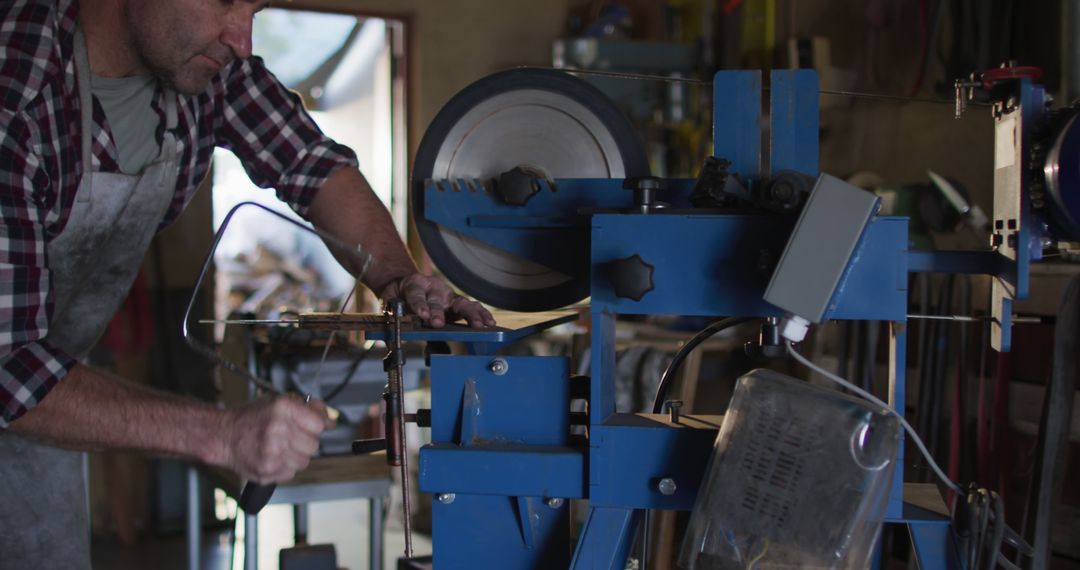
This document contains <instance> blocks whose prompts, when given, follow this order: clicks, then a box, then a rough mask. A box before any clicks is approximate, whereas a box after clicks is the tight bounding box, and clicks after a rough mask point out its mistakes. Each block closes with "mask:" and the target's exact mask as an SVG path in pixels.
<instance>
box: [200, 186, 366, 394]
mask: <svg viewBox="0 0 1080 570" xmlns="http://www.w3.org/2000/svg"><path fill="white" fill-rule="evenodd" d="M246 206H254V207H256V208H259V209H261V210H263V211H265V212H268V213H270V214H272V215H274V216H277V217H279V218H281V219H282V220H285V221H286V222H288V223H290V224H292V225H294V226H296V227H298V228H300V229H302V230H304V231H306V232H310V233H313V234H315V235H316V236H318V237H319V238H320V239H322V240H323V241H324V242H325V243H326V245H327V246H328V247H332V248H337V249H339V250H340V251H341V252H342V253H344V254H346V255H348V256H350V257H352V258H353V259H354V260H356V261H359V262H360V263H359V266H360V273H359V275H357V276H356V279H357V281H359V280H360V279H362V278H363V276H364V274H365V273H366V272H367V270H368V268H369V267H371V264H372V263H373V262H374V259H375V258H374V257H373V256H372V255H371V254H370V253H368V252H367V251H365V250H364V249H363V247H361V246H360V245H356V246H355V247H353V246H349V245H347V244H346V243H345V242H343V241H341V240H339V239H337V238H336V237H334V236H332V235H330V234H328V233H326V232H324V231H322V230H320V229H318V228H313V227H309V226H306V225H304V224H302V223H300V222H298V221H296V220H294V219H292V218H290V217H288V216H286V215H284V214H282V213H281V212H275V211H274V210H271V209H270V208H267V207H266V206H263V205H262V204H258V203H255V202H240V203H239V204H237V205H235V206H233V208H232V209H231V210H229V213H228V214H225V219H223V220H222V221H221V227H220V228H218V231H217V233H216V234H214V241H213V242H212V243H211V244H210V253H208V254H207V255H206V259H205V260H203V264H202V268H201V269H200V270H199V278H198V279H196V280H195V286H194V287H193V289H192V293H191V298H189V299H188V303H187V307H186V308H185V309H184V318H183V320H182V321H181V323H180V332H181V336H183V338H184V342H186V343H187V345H188V346H190V347H191V349H192V350H194V351H195V352H198V353H199V354H201V355H203V356H205V357H206V358H208V359H209V360H210V361H211V362H214V363H216V364H217V365H219V366H221V367H222V368H225V369H226V370H228V371H229V372H232V373H233V374H236V375H238V376H241V377H242V378H245V379H247V381H248V382H251V383H252V384H254V385H255V386H258V387H259V388H262V389H263V390H267V391H270V392H273V393H278V392H279V390H278V389H277V388H275V387H274V385H273V384H271V383H270V382H267V381H266V380H263V379H262V378H259V377H257V376H255V375H253V374H251V373H250V372H249V371H247V370H245V369H244V368H241V367H240V366H238V365H236V364H234V363H232V362H231V361H229V360H226V359H225V358H222V357H221V355H220V354H218V353H217V352H216V351H214V350H213V349H212V348H210V347H208V346H206V345H204V344H203V343H201V342H199V340H198V339H196V338H195V337H193V336H191V331H190V330H189V329H188V321H189V320H190V319H191V311H192V309H193V308H194V307H195V299H196V298H198V296H199V293H200V292H201V291H202V284H203V280H205V279H206V274H207V272H209V270H210V265H211V264H212V263H213V262H214V253H216V252H217V248H218V245H220V244H221V238H222V237H224V235H225V230H226V229H227V228H228V227H229V222H231V221H232V218H233V215H235V214H236V212H237V210H239V209H240V208H243V207H246Z"/></svg>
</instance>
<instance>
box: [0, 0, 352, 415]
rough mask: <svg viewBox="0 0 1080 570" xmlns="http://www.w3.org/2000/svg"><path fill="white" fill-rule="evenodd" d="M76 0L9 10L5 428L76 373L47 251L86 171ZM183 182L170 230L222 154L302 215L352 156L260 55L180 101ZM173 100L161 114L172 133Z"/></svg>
mask: <svg viewBox="0 0 1080 570" xmlns="http://www.w3.org/2000/svg"><path fill="white" fill-rule="evenodd" d="M77 21H78V6H77V5H76V2H75V0H13V1H12V0H9V1H6V2H4V3H3V4H2V5H0V50H2V51H0V220H2V221H0V224H2V226H0V430H2V429H4V428H6V427H7V425H8V424H9V423H10V422H12V421H14V420H15V419H16V418H18V417H19V416H21V415H22V414H24V413H25V412H26V411H27V410H29V409H31V408H33V407H34V406H35V405H37V403H39V402H40V401H41V400H42V398H44V397H45V395H46V394H47V393H48V391H49V390H50V389H51V388H52V387H53V386H55V385H56V384H57V383H58V382H59V381H60V380H61V379H62V378H63V377H64V375H65V374H66V373H67V372H68V371H69V370H70V369H71V368H72V367H73V366H74V365H75V359H74V358H73V357H72V355H69V354H67V353H65V352H64V351H63V350H61V349H60V348H59V347H57V346H55V345H53V344H51V343H50V342H49V340H48V339H47V338H46V335H47V334H48V332H49V321H50V315H51V314H52V311H53V298H52V289H53V286H52V282H51V280H50V278H51V276H50V271H49V264H48V260H47V259H46V255H45V248H46V245H47V244H48V243H49V242H50V241H51V240H52V239H53V238H55V237H56V236H57V235H59V234H60V232H62V231H63V229H64V225H65V224H66V223H67V219H68V217H69V215H70V212H71V207H72V203H73V201H74V199H75V191H76V189H77V188H78V185H79V181H80V179H81V178H82V174H83V171H84V169H85V168H86V165H84V164H81V160H82V157H81V147H80V136H81V135H80V130H81V128H80V121H79V117H80V111H79V97H78V90H77V82H76V79H75V64H74V39H75V38H74V34H75V27H76V23H77ZM94 102H95V104H94V113H93V118H94V121H93V122H94V125H93V133H92V136H93V157H94V158H93V163H94V164H93V166H92V169H93V170H95V171H105V172H120V167H119V162H118V160H117V154H116V146H115V144H114V143H113V140H112V135H111V133H110V132H109V129H108V125H107V123H106V120H105V113H104V111H103V110H102V107H101V105H100V104H99V103H97V100H96V99H95V100H94ZM177 102H178V115H179V126H178V128H177V129H176V135H177V139H178V145H179V147H180V148H179V151H180V152H179V156H180V174H179V178H178V180H177V185H176V193H175V196H174V197H173V200H172V204H171V206H170V207H169V211H168V213H167V214H166V216H165V219H164V220H162V223H161V226H162V227H164V226H165V225H167V224H168V223H169V222H171V221H172V220H174V219H175V218H176V216H178V215H179V214H180V212H181V211H182V210H183V209H184V206H185V205H186V204H187V202H188V201H189V200H190V199H191V197H192V195H193V193H194V192H195V189H196V188H197V187H198V185H199V183H200V182H201V181H202V179H203V178H204V177H205V176H206V174H207V172H208V171H209V168H210V159H211V155H212V153H213V150H214V147H215V146H220V147H223V148H227V149H229V150H231V151H232V152H234V153H235V154H236V155H237V156H238V157H239V158H240V160H241V162H242V163H243V164H244V165H245V168H246V169H247V173H248V175H249V176H250V177H251V179H252V180H253V181H254V182H255V183H256V184H258V185H259V186H262V187H264V188H270V187H273V188H276V189H277V194H278V197H279V198H281V199H282V200H284V201H285V202H286V203H288V204H289V205H290V206H291V207H292V208H293V209H294V210H296V211H297V212H298V213H299V214H301V215H304V213H305V212H306V210H307V207H308V205H309V204H310V203H311V200H312V198H313V197H314V196H315V193H316V191H317V190H318V188H319V187H320V186H321V185H322V183H323V182H324V181H325V180H326V178H327V177H328V176H329V175H330V174H331V173H333V172H334V171H335V170H337V169H338V168H340V167H344V166H350V167H355V166H356V157H355V155H354V154H353V153H352V151H350V150H349V149H348V148H346V147H344V146H341V145H338V144H337V143H335V142H333V141H332V140H330V139H328V138H327V137H325V136H324V135H323V134H322V133H321V132H320V131H319V129H318V127H316V126H315V124H314V122H312V120H311V118H310V117H309V116H308V115H307V113H306V112H304V110H303V107H302V105H301V102H300V100H299V98H298V97H297V96H296V95H294V94H292V93H290V92H289V91H288V90H286V89H285V87H283V86H282V85H281V83H280V82H278V80H277V79H276V78H275V77H274V76H273V75H272V74H270V73H269V72H268V71H267V70H266V68H265V67H264V65H263V62H262V60H261V59H259V58H257V57H252V58H248V59H245V60H238V61H234V62H233V63H232V64H230V65H229V66H227V67H226V68H225V69H223V70H222V71H221V72H220V73H219V74H218V75H217V76H216V77H215V78H214V79H213V80H212V81H211V84H210V85H209V86H208V87H207V89H206V91H204V92H203V93H201V94H199V95H195V96H185V95H180V96H179V99H178V101H177ZM163 103H164V93H163V92H162V91H161V90H160V89H159V90H158V93H157V94H156V95H155V97H154V100H153V103H152V104H153V108H154V110H155V111H157V112H158V114H159V116H160V118H161V120H160V124H161V127H160V128H159V132H158V133H157V134H158V140H159V142H160V141H161V138H162V135H163V129H164V124H165V117H164V112H163V109H164V104H163Z"/></svg>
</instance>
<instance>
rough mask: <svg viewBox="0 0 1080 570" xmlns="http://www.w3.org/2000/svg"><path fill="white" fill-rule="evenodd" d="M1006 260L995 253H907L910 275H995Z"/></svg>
mask: <svg viewBox="0 0 1080 570" xmlns="http://www.w3.org/2000/svg"><path fill="white" fill-rule="evenodd" d="M1007 261H1008V259H1007V258H1005V256H1003V255H1001V254H1000V253H998V252H996V251H947V250H941V251H929V250H910V251H908V260H907V263H908V271H910V272H912V273H971V274H976V275H997V274H998V273H1000V272H1001V268H1002V265H1003V264H1004V263H1005V262H1007Z"/></svg>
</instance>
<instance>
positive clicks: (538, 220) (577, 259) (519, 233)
mask: <svg viewBox="0 0 1080 570" xmlns="http://www.w3.org/2000/svg"><path fill="white" fill-rule="evenodd" d="M666 182H667V186H668V188H667V189H666V190H665V191H662V192H661V193H660V195H659V200H661V201H663V202H668V203H670V204H672V205H673V206H675V207H689V206H690V203H689V195H690V192H691V191H692V190H693V186H694V180H687V179H674V180H668V181H666ZM622 185H623V180H621V179H607V178H596V179H591V178H581V179H573V178H571V179H559V180H556V181H555V187H554V188H551V187H549V186H548V185H547V184H546V183H545V184H543V185H542V186H543V188H544V189H543V190H541V191H540V192H538V193H536V194H534V195H533V196H532V197H531V198H530V199H529V201H528V202H527V203H526V204H525V205H524V206H514V205H510V204H506V203H504V202H503V201H502V200H501V199H500V198H499V197H498V196H497V195H496V194H495V193H493V192H490V191H488V190H486V189H485V187H484V185H483V184H482V183H481V181H472V183H471V184H470V183H468V182H467V181H464V180H462V181H459V182H457V183H456V184H453V185H451V184H450V183H448V182H446V181H434V180H433V181H429V183H428V184H427V185H426V186H425V188H424V217H425V218H426V219H427V220H428V221H430V222H434V223H436V224H438V225H440V226H442V227H444V228H447V229H451V230H454V231H457V232H459V233H461V234H464V235H467V236H469V237H471V238H474V239H477V240H479V241H481V242H484V243H486V244H490V245H493V246H495V247H498V248H500V249H502V250H504V251H507V252H509V253H512V254H514V255H518V256H520V257H523V258H525V259H528V260H531V261H534V262H536V263H539V264H541V265H545V266H547V267H550V268H552V269H555V270H558V271H562V272H564V273H567V274H574V273H575V271H576V270H577V268H580V267H584V266H585V265H586V264H587V263H588V259H587V258H585V257H584V256H586V255H588V250H587V249H585V248H582V247H581V245H582V244H583V243H587V241H588V237H589V217H588V213H589V212H591V211H595V210H627V209H629V208H631V207H632V206H633V202H634V200H633V192H632V191H630V190H625V189H623V187H622Z"/></svg>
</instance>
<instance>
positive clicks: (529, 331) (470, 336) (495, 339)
mask: <svg viewBox="0 0 1080 570" xmlns="http://www.w3.org/2000/svg"><path fill="white" fill-rule="evenodd" d="M577 318H578V314H577V313H567V314H565V315H561V316H558V317H554V318H552V319H550V320H547V321H544V322H541V323H537V324H534V325H530V326H526V327H520V328H516V329H508V328H503V327H488V328H483V329H474V328H472V327H469V326H466V325H454V324H451V325H446V326H445V327H443V328H440V329H429V328H423V329H417V330H411V331H402V332H401V340H403V341H406V342H413V341H445V342H466V343H479V344H484V343H489V344H493V345H505V344H510V343H512V342H517V341H519V340H521V339H523V338H525V337H529V336H532V335H534V334H536V333H538V332H541V331H544V330H547V329H550V328H551V327H554V326H557V325H561V324H563V323H568V322H571V321H574V320H576V319H577ZM365 336H366V338H368V339H369V340H386V333H384V332H382V331H368V332H366V333H365ZM482 352H487V351H482Z"/></svg>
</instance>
